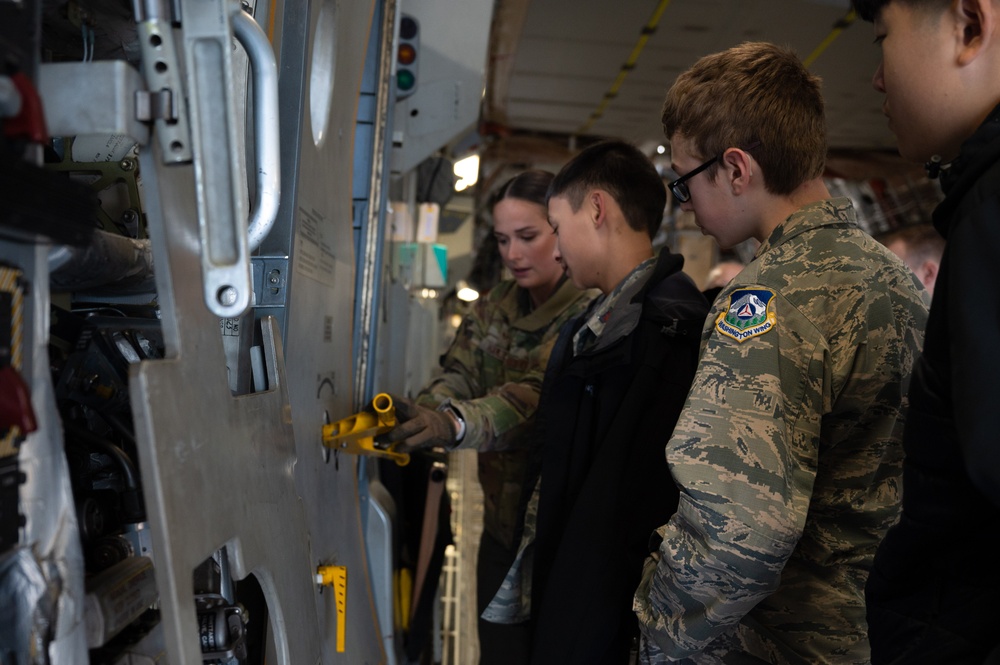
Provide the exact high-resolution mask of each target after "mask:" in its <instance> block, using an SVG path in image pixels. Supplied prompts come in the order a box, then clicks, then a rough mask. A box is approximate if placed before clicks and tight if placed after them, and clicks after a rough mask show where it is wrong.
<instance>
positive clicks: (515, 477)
mask: <svg viewBox="0 0 1000 665" xmlns="http://www.w3.org/2000/svg"><path fill="white" fill-rule="evenodd" d="M592 296H593V293H592V292H586V293H584V292H580V291H579V290H577V289H576V288H575V287H574V286H573V285H572V283H571V282H570V281H569V280H564V281H563V282H562V284H560V286H559V288H558V289H557V290H556V292H555V293H554V294H552V296H551V297H550V298H549V299H548V300H547V301H545V302H544V303H543V304H542V305H541V306H540V307H538V308H537V309H535V310H533V311H532V310H531V309H530V304H529V303H530V301H529V298H528V293H527V291H525V290H523V289H520V288H518V287H517V283H516V282H514V281H513V280H510V281H505V282H501V283H500V284H498V285H497V286H496V287H494V288H493V289H491V290H490V292H489V294H487V296H486V297H484V298H482V299H481V300H480V301H479V302H477V303H476V306H475V308H474V309H473V311H472V312H471V313H470V314H468V315H467V316H466V317H465V320H464V321H463V322H462V325H461V326H460V327H459V329H458V332H457V333H456V336H455V341H454V342H453V343H452V345H451V348H449V349H448V351H447V352H446V353H445V354H444V355H443V356H442V357H441V367H442V369H443V373H442V375H441V376H440V377H438V378H437V379H435V380H434V381H432V382H431V383H430V384H429V385H428V386H427V387H426V388H425V389H424V390H423V391H421V393H420V395H419V396H418V398H417V401H418V402H419V403H420V404H423V405H425V406H437V405H439V404H441V403H442V402H444V401H445V400H446V399H447V400H450V401H451V402H452V403H453V404H454V406H455V407H456V408H457V409H458V410H459V411H460V412H461V414H462V417H463V418H464V419H465V422H466V433H465V437H464V438H463V439H462V441H461V444H460V445H459V446H458V447H459V448H474V449H476V450H478V451H479V452H480V455H479V481H480V483H481V484H482V486H483V494H484V497H485V512H484V514H483V528H484V530H485V531H486V532H487V533H489V534H490V535H491V536H493V537H494V538H495V539H496V540H497V541H499V542H500V543H501V544H503V545H504V546H505V547H506V548H508V549H512V548H516V546H517V543H518V538H519V535H520V534H519V533H518V531H519V529H520V524H521V515H520V514H519V512H520V506H521V505H523V502H522V498H521V492H522V485H523V484H524V476H525V473H526V469H527V463H528V452H529V451H527V450H526V449H524V447H523V444H524V439H525V436H524V434H525V432H526V431H527V427H528V422H527V421H528V419H529V418H530V417H531V416H532V414H533V413H534V412H535V408H536V407H537V406H538V394H539V391H540V389H541V385H542V377H543V375H544V373H545V365H546V363H548V359H549V354H550V353H551V352H552V346H553V344H555V341H556V337H557V336H558V334H559V328H560V326H562V324H563V323H565V322H566V321H568V320H569V319H571V318H573V317H574V316H576V315H577V314H580V313H581V312H582V311H583V310H584V309H585V308H586V306H587V304H588V303H589V302H590V300H591V298H592ZM527 489H528V491H530V489H531V488H527Z"/></svg>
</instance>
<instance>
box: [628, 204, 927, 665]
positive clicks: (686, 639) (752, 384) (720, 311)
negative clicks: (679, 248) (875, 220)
mask: <svg viewBox="0 0 1000 665" xmlns="http://www.w3.org/2000/svg"><path fill="white" fill-rule="evenodd" d="M737 281H738V282H739V283H735V282H734V283H731V284H730V285H729V286H728V287H727V288H726V289H725V290H724V291H723V293H722V294H720V296H719V298H718V299H717V300H716V304H715V305H714V307H713V311H712V313H711V314H710V316H709V319H708V321H707V322H706V327H705V331H704V337H703V350H702V358H701V361H700V363H699V367H698V371H697V374H696V376H695V380H694V383H693V385H692V388H691V391H690V393H689V396H688V400H687V403H686V405H685V408H684V411H683V413H682V414H681V417H680V420H679V421H678V423H677V426H676V428H675V429H674V432H673V435H672V437H671V438H670V441H669V443H668V444H667V449H666V454H667V460H668V462H669V465H670V469H671V474H672V476H673V480H674V481H675V482H676V483H677V484H678V486H679V488H680V490H681V494H680V505H679V507H678V510H677V513H676V514H675V515H674V517H673V518H672V519H671V520H670V522H669V523H668V524H667V525H665V526H663V527H661V528H660V529H659V530H658V534H659V535H660V536H661V537H662V542H661V544H660V547H659V550H658V552H657V553H655V554H654V556H653V557H652V558H650V559H649V560H648V561H647V563H646V567H645V570H644V574H643V579H642V583H641V585H640V587H639V589H638V590H637V592H636V598H635V609H636V612H637V614H638V617H639V623H640V628H641V631H642V634H643V641H642V652H643V653H642V661H643V662H649V663H658V662H667V661H668V660H681V659H690V661H689V662H716V658H717V657H719V656H720V654H732V655H736V654H741V655H742V657H743V660H738V661H733V662H770V663H786V662H788V663H791V662H809V663H819V662H827V659H829V658H833V659H834V660H836V662H840V663H864V662H867V660H868V645H867V637H866V633H865V621H864V616H865V615H864V594H863V591H864V582H865V579H866V577H867V570H868V568H869V567H870V565H871V560H872V557H873V555H874V551H875V548H876V547H877V544H878V542H879V540H880V539H881V537H882V536H883V535H884V533H885V531H886V530H887V529H888V527H889V526H890V525H891V524H892V523H893V522H894V521H895V519H896V517H897V514H898V510H899V499H900V477H901V472H902V449H901V445H900V439H901V434H902V426H903V416H902V414H903V413H904V410H905V406H906V399H905V395H906V389H907V387H908V384H909V378H910V369H911V366H912V363H913V360H914V357H915V355H916V353H917V352H918V351H919V346H920V343H921V340H922V332H923V326H924V323H925V320H926V307H927V300H926V292H924V291H923V290H922V288H921V287H920V286H919V284H918V283H917V282H916V280H915V278H913V276H912V274H911V273H909V271H908V270H906V269H905V267H904V266H903V265H902V264H901V263H900V262H899V261H898V260H896V259H895V257H893V256H891V255H890V254H889V253H888V252H887V251H885V250H884V248H882V247H881V246H880V245H878V243H876V242H875V241H873V240H872V239H871V238H870V237H868V236H867V235H866V234H864V233H863V232H861V231H860V230H859V229H858V228H857V227H856V226H855V224H854V215H853V209H852V208H851V207H850V203H849V202H848V201H847V200H846V199H833V200H830V201H825V202H822V203H820V204H814V205H813V206H808V207H806V208H804V209H802V210H800V211H799V212H798V213H796V214H794V215H792V217H790V218H789V219H788V220H786V222H785V223H784V224H783V225H782V226H781V227H779V228H778V229H776V230H775V232H774V233H773V234H772V236H771V237H770V238H769V239H768V241H767V242H766V243H764V244H763V245H762V246H761V248H760V249H759V250H758V253H757V258H756V259H755V260H754V262H753V263H751V265H750V266H748V268H747V269H746V270H745V271H744V272H743V273H742V274H741V276H740V277H739V278H738V280H737ZM835 654H836V656H835ZM727 662H728V661H727Z"/></svg>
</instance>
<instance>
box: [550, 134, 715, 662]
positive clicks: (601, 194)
mask: <svg viewBox="0 0 1000 665" xmlns="http://www.w3.org/2000/svg"><path fill="white" fill-rule="evenodd" d="M548 201H549V223H550V224H551V225H552V227H553V229H555V231H556V234H557V236H558V248H557V254H558V257H559V260H560V261H561V262H562V263H563V264H564V266H565V268H566V272H567V274H568V275H569V276H570V278H571V279H572V280H573V283H574V284H575V285H576V286H577V287H578V288H581V289H585V288H598V289H600V290H601V292H602V293H603V296H601V297H599V298H598V299H597V300H595V301H594V303H592V304H591V306H590V308H589V309H588V310H587V311H586V312H585V313H584V314H583V315H581V316H580V317H579V318H577V319H575V320H574V321H573V322H572V323H571V324H570V325H567V326H564V327H563V329H562V331H561V333H560V337H559V340H558V341H557V342H556V346H555V348H554V349H553V352H552V356H551V358H550V361H549V366H548V368H547V370H546V375H545V380H544V382H543V387H542V396H541V398H540V401H539V408H538V414H539V415H538V418H539V422H538V425H537V427H538V432H537V434H538V435H539V436H541V437H542V439H543V440H544V444H545V445H544V448H543V449H542V461H541V484H540V495H539V499H538V514H537V523H536V525H537V528H536V536H535V548H534V560H533V578H532V587H531V616H532V621H533V637H532V660H531V662H532V663H575V664H586V663H601V664H607V663H626V662H628V660H629V653H630V650H631V649H632V648H633V645H634V642H635V640H636V639H637V636H638V634H639V633H638V625H637V623H636V619H635V615H634V614H633V612H632V594H633V592H634V591H635V587H636V584H637V583H638V581H639V576H640V573H641V572H642V562H643V559H644V558H645V556H646V553H647V552H648V540H649V536H650V533H651V532H652V531H653V529H655V528H656V527H657V526H659V525H660V524H662V523H663V522H664V521H665V520H667V519H668V518H669V517H670V516H671V515H672V514H673V512H674V510H675V509H676V506H677V490H676V489H675V487H674V485H673V483H672V482H671V481H670V474H669V470H668V469H667V464H666V461H665V459H664V455H663V442H664V440H666V438H667V437H668V436H669V435H670V431H671V430H672V428H673V426H674V423H675V422H676V420H677V416H678V414H679V413H680V410H681V407H682V406H683V403H684V398H685V396H686V395H687V391H688V388H689V387H690V384H691V379H692V377H693V376H694V371H695V367H696V365H697V362H698V344H699V340H700V330H701V327H702V325H703V323H704V321H705V316H706V315H707V313H708V302H707V301H706V300H705V298H704V296H703V295H702V294H701V292H700V291H699V290H698V288H697V286H696V285H695V284H694V282H692V281H691V279H689V278H688V277H687V276H686V275H685V274H684V273H683V272H681V267H682V266H683V264H684V259H683V258H682V257H681V256H678V255H674V254H671V253H670V251H669V250H667V249H664V250H662V251H661V252H660V254H659V256H658V257H657V256H654V252H653V248H652V241H651V238H652V237H653V236H654V235H655V234H656V231H657V230H658V229H659V227H660V223H661V221H662V217H663V210H664V205H665V203H666V190H665V187H664V185H663V182H662V180H661V179H660V177H659V175H658V174H657V172H656V169H655V168H654V166H653V165H652V163H651V162H650V161H649V159H648V158H647V157H646V156H645V155H644V154H643V153H642V152H640V151H639V150H638V149H636V148H635V147H633V146H631V145H629V144H627V143H623V142H617V141H613V142H606V143H600V144H597V145H594V146H591V147H590V148H588V149H586V150H584V151H583V152H581V153H580V154H579V155H577V156H576V157H575V158H574V159H573V160H571V161H570V162H569V163H568V164H566V166H565V167H563V169H562V170H561V171H560V172H559V174H558V175H557V176H556V178H555V179H554V180H553V181H552V185H551V186H550V187H549V197H548Z"/></svg>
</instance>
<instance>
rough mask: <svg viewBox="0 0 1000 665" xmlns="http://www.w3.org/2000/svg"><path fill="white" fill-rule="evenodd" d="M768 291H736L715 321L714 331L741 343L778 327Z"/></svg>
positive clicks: (771, 297)
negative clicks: (725, 308) (727, 306)
mask: <svg viewBox="0 0 1000 665" xmlns="http://www.w3.org/2000/svg"><path fill="white" fill-rule="evenodd" d="M773 300H774V291H771V290H770V289H737V290H736V291H733V292H732V293H731V294H730V295H729V308H728V309H727V310H726V311H724V312H723V313H722V314H719V318H717V319H716V320H715V329H716V330H718V331H719V332H720V333H722V334H723V335H726V336H727V337H732V338H733V339H735V340H736V341H737V342H740V343H743V342H745V341H747V340H748V339H750V338H751V337H757V336H758V335H763V334H764V333H766V332H768V331H769V330H772V329H773V328H774V327H775V326H777V325H778V319H777V317H776V316H775V315H774V311H773V309H772V307H771V302H772V301H773Z"/></svg>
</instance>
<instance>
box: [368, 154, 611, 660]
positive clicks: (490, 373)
mask: <svg viewBox="0 0 1000 665" xmlns="http://www.w3.org/2000/svg"><path fill="white" fill-rule="evenodd" d="M552 177H553V176H552V174H551V173H548V172H545V171H526V172H524V173H522V174H520V175H518V176H516V177H514V178H512V179H511V180H509V181H508V182H506V183H505V184H504V185H503V186H502V187H500V189H499V190H498V191H497V193H496V194H495V196H494V198H493V202H492V211H493V235H494V236H495V238H496V240H497V244H498V246H499V250H500V255H501V258H502V260H503V263H504V266H505V267H506V268H507V269H508V270H509V271H510V273H511V274H512V275H513V279H510V280H506V281H503V282H501V283H500V284H498V285H497V286H496V287H494V288H493V289H491V290H490V292H489V293H488V294H487V295H486V296H485V297H483V298H482V299H480V301H479V302H478V303H476V306H475V308H474V310H473V311H472V312H471V313H470V314H468V315H467V316H466V317H465V320H464V321H463V322H462V325H461V327H460V328H459V329H458V332H457V334H456V336H455V341H454V343H453V344H452V346H451V348H450V349H448V351H447V353H445V354H444V356H442V358H441V367H442V369H443V373H442V374H441V376H440V377H438V378H437V379H435V380H434V381H432V382H431V383H430V384H429V385H428V386H427V387H426V388H424V390H422V391H421V393H420V395H418V397H417V399H416V401H415V402H411V401H409V400H406V399H404V398H399V397H394V398H393V399H394V400H395V403H396V414H397V417H399V419H400V421H402V424H401V425H399V426H398V427H397V428H396V429H395V430H393V431H392V432H391V433H390V434H389V435H388V436H387V437H386V441H387V442H395V441H399V442H401V443H400V445H399V446H398V447H397V448H396V449H397V450H399V451H404V452H405V451H412V450H416V449H419V448H426V447H429V446H444V447H446V448H449V449H454V448H475V449H477V450H478V451H479V480H480V483H481V484H482V487H483V494H484V499H485V506H484V512H483V535H482V540H481V542H480V548H479V562H478V567H477V577H478V583H477V586H478V589H477V595H478V602H477V611H478V612H479V613H480V614H482V612H483V610H484V609H485V608H486V606H487V605H488V604H489V603H490V601H491V600H492V599H493V597H494V595H495V594H496V592H497V590H498V589H499V588H500V585H501V582H502V581H503V579H504V576H505V574H506V573H507V571H508V569H509V568H510V567H511V564H512V563H513V560H514V557H515V555H516V553H517V548H518V543H519V541H520V538H521V532H522V529H523V526H524V505H525V503H526V499H527V496H526V494H527V493H530V490H531V488H530V487H528V488H525V487H524V484H525V476H526V474H527V467H528V459H529V456H530V455H531V450H530V448H529V446H528V438H529V437H528V436H527V433H528V429H529V426H530V420H531V417H532V415H533V414H534V412H535V408H536V406H537V405H538V396H539V391H540V389H541V385H542V376H543V374H544V371H545V365H546V363H547V362H548V358H549V354H550V353H551V351H552V346H553V344H554V343H555V340H556V337H557V336H558V332H559V328H560V327H561V326H562V324H563V323H565V322H566V321H568V320H570V319H572V318H574V317H575V316H576V315H577V314H579V313H581V312H582V311H583V310H584V309H585V308H586V306H587V304H588V303H589V302H590V299H591V295H590V294H588V293H584V292H581V291H579V290H577V289H576V288H575V287H574V286H573V285H572V283H570V282H569V281H568V280H567V279H566V277H565V276H564V274H563V269H562V266H561V265H560V264H559V263H558V262H557V261H556V260H555V240H556V239H555V235H554V234H553V233H552V229H551V228H550V227H549V224H548V219H547V210H546V204H545V194H546V191H547V189H548V186H549V183H550V182H551V181H552ZM505 609H506V610H509V611H507V612H505V613H504V614H505V616H506V618H504V619H502V621H504V623H495V622H491V621H486V620H484V619H482V618H480V622H479V644H480V654H481V656H480V663H483V664H487V663H502V664H503V665H509V664H510V663H518V662H524V661H525V660H526V659H527V642H528V635H527V627H526V624H524V623H523V622H521V621H519V619H520V618H521V617H520V615H521V614H522V613H520V612H518V608H510V607H507V608H505ZM493 618H494V619H496V616H494V617H493Z"/></svg>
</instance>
